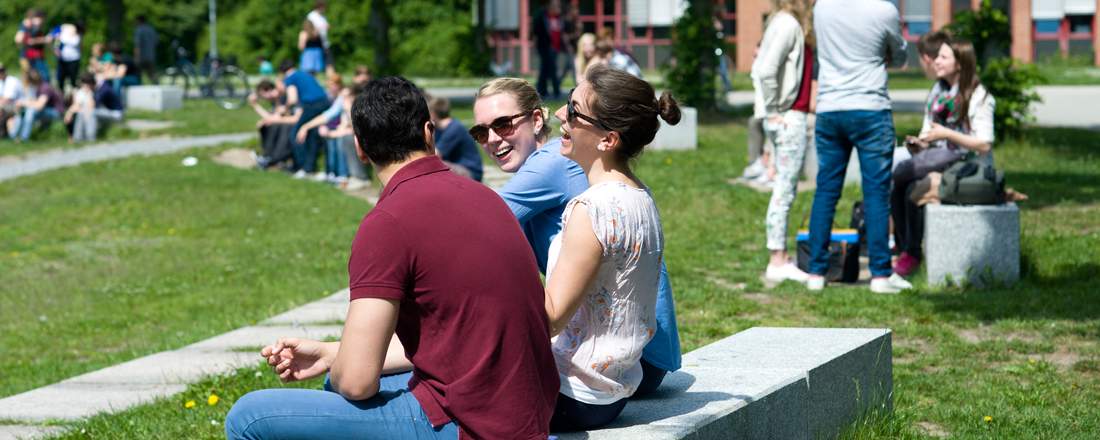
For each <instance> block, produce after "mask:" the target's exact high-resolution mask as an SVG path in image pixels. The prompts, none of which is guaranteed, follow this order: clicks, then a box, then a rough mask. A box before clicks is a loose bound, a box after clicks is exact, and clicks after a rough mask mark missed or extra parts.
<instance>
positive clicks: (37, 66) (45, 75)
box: [27, 58, 50, 82]
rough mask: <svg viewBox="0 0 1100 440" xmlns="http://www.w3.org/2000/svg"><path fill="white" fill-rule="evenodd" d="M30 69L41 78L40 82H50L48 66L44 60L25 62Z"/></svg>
mask: <svg viewBox="0 0 1100 440" xmlns="http://www.w3.org/2000/svg"><path fill="white" fill-rule="evenodd" d="M27 61H28V62H29V63H30V65H31V68H32V69H34V70H37V71H38V73H39V75H41V76H42V82H50V65H49V64H47V63H46V59H45V58H36V59H33V60H27Z"/></svg>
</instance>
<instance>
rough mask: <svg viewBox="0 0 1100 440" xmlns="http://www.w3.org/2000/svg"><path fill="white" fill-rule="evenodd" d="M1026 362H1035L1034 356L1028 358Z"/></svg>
mask: <svg viewBox="0 0 1100 440" xmlns="http://www.w3.org/2000/svg"><path fill="white" fill-rule="evenodd" d="M1027 363H1029V364H1034V363H1035V358H1028V359H1027Z"/></svg>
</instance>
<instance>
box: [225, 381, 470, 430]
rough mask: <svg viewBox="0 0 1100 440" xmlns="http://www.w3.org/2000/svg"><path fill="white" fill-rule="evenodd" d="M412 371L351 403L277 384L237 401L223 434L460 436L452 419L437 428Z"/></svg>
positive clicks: (329, 391) (328, 389)
mask: <svg viewBox="0 0 1100 440" xmlns="http://www.w3.org/2000/svg"><path fill="white" fill-rule="evenodd" d="M411 376H412V373H411V372H409V373H403V374H394V375H389V376H382V377H381V379H380V381H379V389H378V394H376V395H375V396H374V397H371V398H370V399H367V400H362V401H350V400H347V399H345V398H344V396H341V395H340V394H339V393H337V392H335V391H333V389H332V386H331V384H330V383H329V381H328V380H327V379H326V380H325V389H324V391H322V390H308V389H292V388H274V389H267V390H260V391H253V392H251V393H248V394H246V395H244V397H241V398H240V400H237V403H235V404H233V409H231V410H229V415H227V416H226V418H225V436H226V438H227V439H229V440H237V439H250V440H252V439H274V438H295V439H307V438H308V439H333V438H356V439H363V440H383V439H385V440H388V439H450V440H454V439H457V438H458V424H456V423H455V422H454V421H452V422H450V423H448V424H446V425H442V426H439V427H433V426H432V424H431V422H429V421H428V416H427V415H425V414H424V410H423V409H422V408H421V407H420V402H418V401H417V400H416V397H413V395H412V392H411V391H409V378H410V377H411Z"/></svg>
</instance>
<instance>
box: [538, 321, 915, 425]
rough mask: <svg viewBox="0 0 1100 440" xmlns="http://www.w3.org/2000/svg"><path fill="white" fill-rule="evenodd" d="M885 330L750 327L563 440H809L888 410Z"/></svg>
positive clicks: (695, 355)
mask: <svg viewBox="0 0 1100 440" xmlns="http://www.w3.org/2000/svg"><path fill="white" fill-rule="evenodd" d="M891 359H892V348H891V333H890V331H889V330H886V329H802V328H762V327H756V328H752V329H749V330H746V331H743V332H741V333H738V334H736V335H733V336H730V337H728V338H726V339H723V340H721V341H718V342H715V343H713V344H710V345H707V346H705V347H703V348H700V349H698V350H695V351H693V352H691V353H688V354H686V355H684V359H683V365H684V367H683V369H681V370H680V371H678V372H675V373H673V374H670V375H669V376H668V377H667V378H666V379H665V382H664V383H663V384H662V385H661V388H659V389H658V391H657V392H656V393H654V395H652V396H647V397H645V398H640V399H635V400H631V401H630V403H628V404H627V405H626V409H625V410H624V411H623V413H622V415H620V416H619V419H618V420H616V421H615V423H614V424H612V425H611V426H610V427H608V428H606V429H601V430H596V431H590V432H586V433H564V434H561V435H560V436H559V437H560V438H561V439H562V440H574V439H591V440H648V439H685V438H690V439H728V438H747V439H757V438H759V439H764V438H775V439H815V438H821V437H833V436H835V435H836V434H837V433H839V432H840V431H841V430H843V429H844V428H846V427H847V426H848V425H849V424H850V423H851V422H852V421H854V420H855V419H856V418H857V417H858V416H859V415H860V414H863V413H864V412H865V411H867V410H869V409H871V408H876V407H877V408H885V409H892V390H893V379H892V377H893V376H892V374H893V369H892V365H891Z"/></svg>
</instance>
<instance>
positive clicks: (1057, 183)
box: [1005, 171, 1100, 209]
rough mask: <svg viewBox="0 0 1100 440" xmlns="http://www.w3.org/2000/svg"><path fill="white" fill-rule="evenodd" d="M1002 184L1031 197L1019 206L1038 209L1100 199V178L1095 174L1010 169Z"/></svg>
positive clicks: (1087, 202) (1093, 201)
mask: <svg viewBox="0 0 1100 440" xmlns="http://www.w3.org/2000/svg"><path fill="white" fill-rule="evenodd" d="M1005 186H1009V187H1012V188H1015V189H1017V190H1019V191H1023V192H1024V193H1025V194H1027V195H1028V197H1030V198H1029V199H1028V200H1027V201H1025V202H1021V204H1020V207H1021V208H1025V209H1027V208H1030V209H1039V208H1045V207H1047V206H1051V205H1057V204H1059V203H1064V202H1071V203H1076V204H1081V205H1087V204H1092V203H1097V202H1100V179H1098V178H1097V176H1096V174H1084V173H1067V172H1053V173H1050V172H1036V171H1009V172H1006V173H1005Z"/></svg>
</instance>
